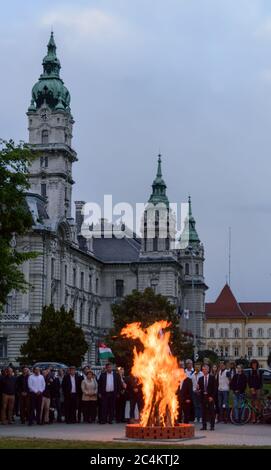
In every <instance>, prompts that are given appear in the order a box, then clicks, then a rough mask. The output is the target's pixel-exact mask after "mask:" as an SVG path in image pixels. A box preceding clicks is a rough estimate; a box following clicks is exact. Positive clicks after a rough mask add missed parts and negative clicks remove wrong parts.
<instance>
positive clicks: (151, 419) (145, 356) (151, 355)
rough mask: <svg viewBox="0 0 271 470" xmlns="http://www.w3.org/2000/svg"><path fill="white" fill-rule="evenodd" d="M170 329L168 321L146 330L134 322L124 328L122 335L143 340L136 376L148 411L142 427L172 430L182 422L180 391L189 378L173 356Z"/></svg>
mask: <svg viewBox="0 0 271 470" xmlns="http://www.w3.org/2000/svg"><path fill="white" fill-rule="evenodd" d="M169 326H170V323H168V322H167V321H166V320H161V321H157V322H155V323H154V324H152V325H151V326H149V327H148V328H145V329H143V328H142V327H141V323H131V324H129V325H127V326H126V327H125V328H123V329H122V331H121V335H123V336H126V337H128V338H132V339H139V340H140V342H141V343H142V345H143V346H144V350H143V351H142V352H137V350H136V348H134V351H133V354H134V362H133V367H132V374H133V375H134V376H135V377H137V378H138V380H139V382H140V383H141V384H142V391H143V397H144V409H143V411H142V413H141V416H140V426H142V427H155V426H159V427H162V428H164V427H172V426H175V423H176V421H177V419H178V398H177V395H176V393H177V390H178V387H179V386H180V383H181V382H182V381H183V380H184V379H185V377H186V375H185V372H184V370H183V369H180V368H179V367H178V361H177V359H176V357H174V356H173V355H172V353H171V350H170V346H169V341H170V332H169V331H164V330H165V329H167V328H168V327H169Z"/></svg>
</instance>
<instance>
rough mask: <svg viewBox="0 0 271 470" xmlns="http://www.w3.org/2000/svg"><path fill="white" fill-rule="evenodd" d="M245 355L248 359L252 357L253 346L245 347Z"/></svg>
mask: <svg viewBox="0 0 271 470" xmlns="http://www.w3.org/2000/svg"><path fill="white" fill-rule="evenodd" d="M247 355H248V357H249V358H250V357H252V356H253V346H248V347H247Z"/></svg>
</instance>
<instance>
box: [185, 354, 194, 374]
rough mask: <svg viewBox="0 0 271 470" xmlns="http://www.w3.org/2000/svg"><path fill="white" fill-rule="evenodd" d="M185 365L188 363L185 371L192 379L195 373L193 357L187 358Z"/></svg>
mask: <svg viewBox="0 0 271 470" xmlns="http://www.w3.org/2000/svg"><path fill="white" fill-rule="evenodd" d="M185 365H186V369H185V373H186V375H187V377H190V379H191V378H192V375H193V374H194V367H193V361H192V360H191V359H187V360H186V361H185Z"/></svg>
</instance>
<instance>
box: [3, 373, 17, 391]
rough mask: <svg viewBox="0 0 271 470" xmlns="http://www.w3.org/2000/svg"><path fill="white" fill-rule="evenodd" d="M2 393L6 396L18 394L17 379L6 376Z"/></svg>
mask: <svg viewBox="0 0 271 470" xmlns="http://www.w3.org/2000/svg"><path fill="white" fill-rule="evenodd" d="M1 392H2V393H5V394H6V395H15V393H16V377H14V376H11V377H9V376H7V375H6V376H4V377H3V378H2V381H1Z"/></svg>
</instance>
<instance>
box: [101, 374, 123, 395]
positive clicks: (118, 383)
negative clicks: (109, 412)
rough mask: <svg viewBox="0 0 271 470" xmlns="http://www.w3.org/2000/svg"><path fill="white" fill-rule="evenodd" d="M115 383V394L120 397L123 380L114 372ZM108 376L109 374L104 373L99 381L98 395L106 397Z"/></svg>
mask: <svg viewBox="0 0 271 470" xmlns="http://www.w3.org/2000/svg"><path fill="white" fill-rule="evenodd" d="M112 374H113V381H114V394H115V395H119V394H120V391H121V388H122V387H121V379H120V376H119V374H117V372H116V371H114V370H113V372H112ZM106 375H107V372H102V373H101V375H100V378H99V381H98V393H99V394H100V395H104V394H105V393H106Z"/></svg>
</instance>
